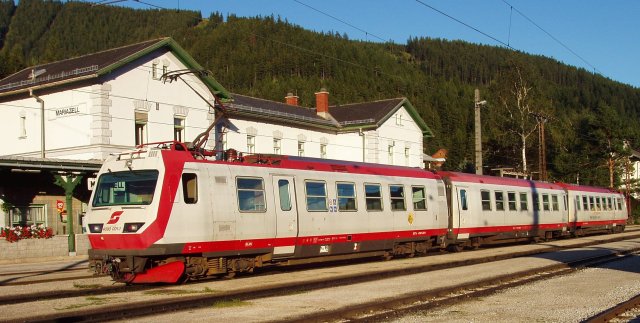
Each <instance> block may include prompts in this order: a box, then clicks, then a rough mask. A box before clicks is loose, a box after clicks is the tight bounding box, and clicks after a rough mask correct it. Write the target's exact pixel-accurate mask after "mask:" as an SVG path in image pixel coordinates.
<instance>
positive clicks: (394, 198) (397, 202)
mask: <svg viewBox="0 0 640 323" xmlns="http://www.w3.org/2000/svg"><path fill="white" fill-rule="evenodd" d="M389 198H390V199H391V210H393V211H404V210H406V209H407V206H406V205H405V204H404V186H402V185H389Z"/></svg>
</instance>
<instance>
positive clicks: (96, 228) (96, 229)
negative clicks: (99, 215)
mask: <svg viewBox="0 0 640 323" xmlns="http://www.w3.org/2000/svg"><path fill="white" fill-rule="evenodd" d="M103 225H104V224H102V223H93V224H89V232H91V233H101V232H102V226H103Z"/></svg>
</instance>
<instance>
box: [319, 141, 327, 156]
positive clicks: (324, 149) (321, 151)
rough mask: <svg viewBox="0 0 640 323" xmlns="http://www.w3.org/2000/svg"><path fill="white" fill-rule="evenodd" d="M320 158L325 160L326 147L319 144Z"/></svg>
mask: <svg viewBox="0 0 640 323" xmlns="http://www.w3.org/2000/svg"><path fill="white" fill-rule="evenodd" d="M320 158H327V145H326V144H320Z"/></svg>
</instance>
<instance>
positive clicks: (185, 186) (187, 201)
mask: <svg viewBox="0 0 640 323" xmlns="http://www.w3.org/2000/svg"><path fill="white" fill-rule="evenodd" d="M185 175H187V176H193V178H187V179H185ZM180 179H181V182H182V200H183V201H184V203H185V204H196V203H198V174H196V173H182V176H181V178H180ZM189 180H195V187H194V190H195V192H194V193H195V194H194V195H195V198H193V199H192V198H191V197H190V196H189V195H190V194H189V190H190V188H191V187H190V186H189V185H190V184H189ZM188 196H189V197H188Z"/></svg>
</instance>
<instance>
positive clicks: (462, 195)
mask: <svg viewBox="0 0 640 323" xmlns="http://www.w3.org/2000/svg"><path fill="white" fill-rule="evenodd" d="M460 207H462V209H463V210H465V211H466V210H468V209H469V206H467V190H460Z"/></svg>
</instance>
